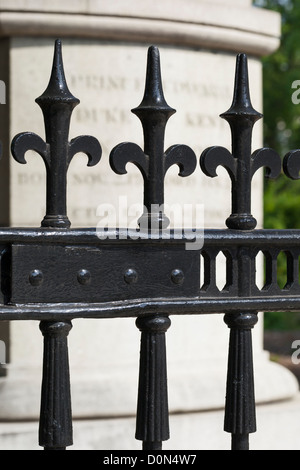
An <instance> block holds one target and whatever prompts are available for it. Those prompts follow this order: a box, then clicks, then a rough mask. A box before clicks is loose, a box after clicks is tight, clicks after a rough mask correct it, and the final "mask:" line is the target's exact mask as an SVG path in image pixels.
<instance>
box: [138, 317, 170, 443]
mask: <svg viewBox="0 0 300 470" xmlns="http://www.w3.org/2000/svg"><path fill="white" fill-rule="evenodd" d="M136 325H137V327H138V328H139V330H140V331H141V349H140V370H139V388H138V403H137V416H136V435H135V437H136V439H138V440H141V441H143V449H144V450H160V449H161V448H162V441H165V440H167V439H169V410H168V390H167V361H166V342H165V333H166V331H167V329H168V328H169V327H170V325H171V321H170V319H169V318H168V317H165V316H149V317H144V318H143V317H140V318H137V320H136Z"/></svg>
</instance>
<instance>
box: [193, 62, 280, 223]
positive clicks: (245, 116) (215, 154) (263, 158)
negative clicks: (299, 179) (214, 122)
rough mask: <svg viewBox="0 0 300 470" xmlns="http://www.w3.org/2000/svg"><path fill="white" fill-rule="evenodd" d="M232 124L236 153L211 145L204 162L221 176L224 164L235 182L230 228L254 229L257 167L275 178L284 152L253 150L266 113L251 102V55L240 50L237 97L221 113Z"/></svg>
mask: <svg viewBox="0 0 300 470" xmlns="http://www.w3.org/2000/svg"><path fill="white" fill-rule="evenodd" d="M221 117H222V118H223V119H226V121H227V122H228V123H229V125H230V129H231V136H232V153H230V152H229V151H228V150H227V149H226V148H224V147H218V146H216V147H209V148H207V149H206V150H204V152H202V155H201V158H200V166H201V169H202V171H203V172H204V173H205V174H206V175H207V176H210V177H215V176H217V173H216V169H217V167H218V166H219V165H222V166H224V167H225V168H226V170H227V171H228V173H229V175H230V178H231V182H232V190H231V193H232V213H231V215H230V216H229V217H228V218H227V220H226V225H227V227H228V228H231V229H237V230H252V229H254V228H255V227H256V219H255V218H254V217H253V216H252V215H251V181H252V177H253V175H254V173H255V172H256V170H258V169H259V168H261V167H262V166H265V167H267V172H266V176H267V177H269V178H275V177H277V176H278V175H279V174H280V171H281V159H280V156H279V155H278V154H277V153H276V152H275V151H274V150H272V149H268V148H262V149H259V150H256V151H255V152H253V153H252V154H251V140H252V130H253V126H254V124H255V122H256V121H257V120H258V119H260V118H261V117H262V114H260V113H259V112H257V111H256V110H255V109H254V108H253V107H252V104H251V100H250V93H249V83H248V66H247V56H246V55H245V54H238V56H237V58H236V73H235V86H234V94H233V101H232V105H231V107H230V108H229V109H228V111H226V112H225V113H223V114H221Z"/></svg>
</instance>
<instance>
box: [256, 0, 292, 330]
mask: <svg viewBox="0 0 300 470" xmlns="http://www.w3.org/2000/svg"><path fill="white" fill-rule="evenodd" d="M253 5H254V6H257V7H262V8H267V9H271V10H274V11H277V12H279V13H280V15H281V21H282V30H281V33H282V34H281V45H280V47H279V49H278V50H277V51H275V52H274V53H273V54H271V55H270V56H267V57H264V58H263V59H262V63H263V102H264V109H263V114H264V146H266V147H271V148H274V149H275V150H277V152H278V153H279V154H280V155H281V157H282V158H283V157H284V155H285V154H286V153H287V152H288V151H289V150H292V149H295V148H300V104H293V102H292V95H293V93H294V92H295V91H296V89H295V88H292V85H293V82H294V81H295V80H300V0H254V1H253ZM299 84H300V82H299ZM299 84H298V86H297V88H299ZM298 98H300V94H299V93H298ZM264 227H265V228H272V229H284V228H297V229H299V228H300V181H292V180H290V179H288V178H287V177H286V176H285V175H283V174H282V175H281V176H280V177H279V178H277V179H276V180H275V181H272V180H265V187H264ZM278 275H279V276H280V279H279V283H280V284H282V285H283V284H284V282H285V279H286V261H285V257H284V256H283V257H281V258H280V259H279V260H278ZM265 328H282V329H283V328H284V329H290V328H300V316H299V315H298V314H296V313H287V314H282V313H274V314H273V313H272V314H266V315H265Z"/></svg>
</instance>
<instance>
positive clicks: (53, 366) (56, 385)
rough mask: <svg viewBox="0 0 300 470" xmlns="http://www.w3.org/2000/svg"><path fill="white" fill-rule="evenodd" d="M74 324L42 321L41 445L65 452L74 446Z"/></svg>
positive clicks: (46, 448)
mask: <svg viewBox="0 0 300 470" xmlns="http://www.w3.org/2000/svg"><path fill="white" fill-rule="evenodd" d="M71 328H72V323H71V322H70V321H58V322H51V321H41V323H40V329H41V331H42V333H43V336H44V357H43V380H42V397H41V411H40V425H39V444H40V445H41V446H42V447H44V449H45V450H64V449H65V448H66V447H67V446H70V445H72V444H73V439H72V411H71V393H70V377H69V361H68V344H67V336H68V334H69V331H70V329H71Z"/></svg>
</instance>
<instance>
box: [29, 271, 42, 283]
mask: <svg viewBox="0 0 300 470" xmlns="http://www.w3.org/2000/svg"><path fill="white" fill-rule="evenodd" d="M43 279H44V276H43V273H42V271H40V270H39V269H33V271H31V272H30V274H29V282H30V284H31V285H32V286H40V285H41V284H42V282H43Z"/></svg>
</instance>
